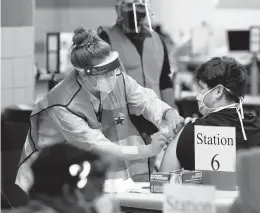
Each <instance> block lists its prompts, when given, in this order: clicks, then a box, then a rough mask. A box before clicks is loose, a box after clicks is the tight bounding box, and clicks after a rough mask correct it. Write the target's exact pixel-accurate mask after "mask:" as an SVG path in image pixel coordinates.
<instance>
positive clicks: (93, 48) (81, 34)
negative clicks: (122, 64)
mask: <svg viewBox="0 0 260 213" xmlns="http://www.w3.org/2000/svg"><path fill="white" fill-rule="evenodd" d="M72 41H73V46H72V51H71V57H70V60H71V63H72V64H73V66H75V67H79V68H84V67H86V66H90V65H92V60H93V59H103V58H105V57H107V56H109V55H110V52H111V48H110V45H109V44H108V43H106V42H105V41H103V40H102V39H101V38H100V37H99V36H98V35H97V33H96V31H94V30H91V29H88V30H85V29H84V28H83V27H78V28H77V29H76V30H75V31H74V36H73V39H72Z"/></svg>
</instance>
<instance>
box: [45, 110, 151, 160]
mask: <svg viewBox="0 0 260 213" xmlns="http://www.w3.org/2000/svg"><path fill="white" fill-rule="evenodd" d="M48 113H49V116H50V117H51V119H52V121H53V122H54V123H55V124H56V125H57V126H58V128H60V131H61V134H62V135H63V136H64V137H65V139H66V141H67V142H68V143H72V144H73V145H75V146H78V147H79V148H82V149H85V150H92V151H94V152H96V153H98V154H101V155H103V156H104V155H113V156H115V157H118V158H119V159H124V160H136V159H145V158H148V157H151V156H150V152H149V150H148V147H149V145H148V146H146V145H144V146H119V145H116V144H114V143H111V142H110V140H108V139H107V138H106V137H105V136H104V135H103V133H102V132H101V131H100V130H99V129H92V128H90V127H89V125H88V124H87V122H86V121H85V120H83V119H82V118H80V117H78V116H77V115H74V114H73V113H71V112H69V111H68V110H67V109H66V108H65V107H53V108H51V109H50V110H49V112H48Z"/></svg>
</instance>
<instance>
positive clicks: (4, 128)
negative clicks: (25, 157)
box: [1, 105, 33, 208]
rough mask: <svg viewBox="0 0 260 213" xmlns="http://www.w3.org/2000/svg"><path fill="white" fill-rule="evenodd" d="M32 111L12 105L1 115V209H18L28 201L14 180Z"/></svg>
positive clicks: (25, 107)
mask: <svg viewBox="0 0 260 213" xmlns="http://www.w3.org/2000/svg"><path fill="white" fill-rule="evenodd" d="M32 109H33V106H32V105H26V106H25V105H14V106H9V107H7V108H5V109H4V110H3V111H2V113H1V145H2V146H1V160H2V177H1V183H2V186H1V190H2V191H1V199H2V202H3V205H2V208H10V207H11V206H12V207H19V206H22V205H25V204H26V203H27V202H28V201H29V197H28V195H27V194H26V193H25V192H24V191H23V190H22V189H21V188H20V187H19V186H17V185H16V184H15V178H16V173H17V169H18V164H19V162H20V157H21V153H22V149H23V145H24V142H25V139H26V135H27V133H28V130H29V126H30V114H31V112H32Z"/></svg>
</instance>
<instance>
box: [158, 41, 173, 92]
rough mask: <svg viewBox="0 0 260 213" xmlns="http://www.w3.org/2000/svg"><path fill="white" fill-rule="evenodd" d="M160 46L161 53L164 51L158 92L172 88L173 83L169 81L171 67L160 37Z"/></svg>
mask: <svg viewBox="0 0 260 213" xmlns="http://www.w3.org/2000/svg"><path fill="white" fill-rule="evenodd" d="M160 38H161V41H162V45H163V51H164V59H163V66H162V72H161V77H160V90H164V89H168V88H173V83H172V79H171V77H170V76H171V66H170V61H169V55H168V51H167V47H166V44H165V42H164V40H163V38H162V37H160Z"/></svg>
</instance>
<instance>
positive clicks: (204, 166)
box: [194, 125, 236, 172]
mask: <svg viewBox="0 0 260 213" xmlns="http://www.w3.org/2000/svg"><path fill="white" fill-rule="evenodd" d="M194 128H195V130H194V143H195V144H194V147H195V170H208V171H224V172H235V169H236V165H235V164H236V129H235V127H219V126H217V127H216V126H197V125H196V126H195V127H194Z"/></svg>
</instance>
